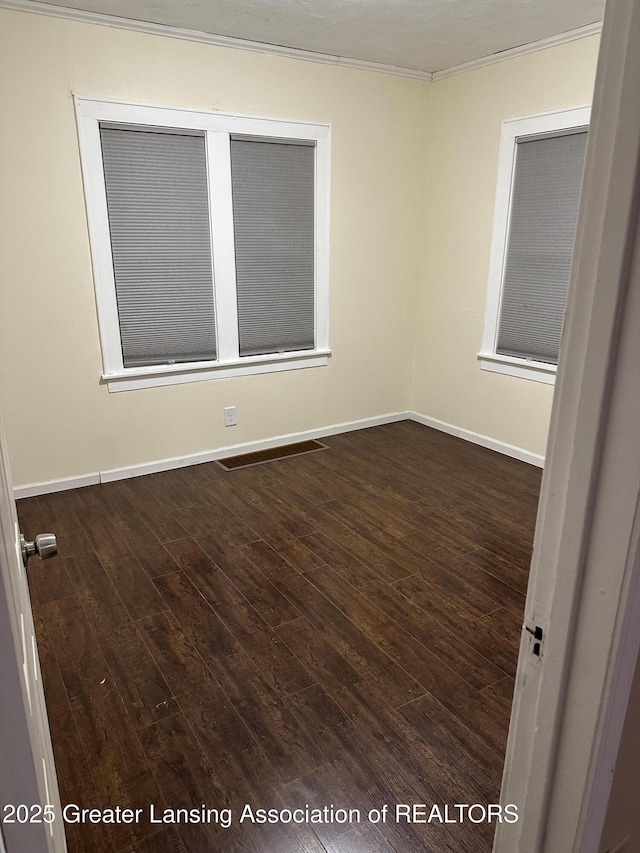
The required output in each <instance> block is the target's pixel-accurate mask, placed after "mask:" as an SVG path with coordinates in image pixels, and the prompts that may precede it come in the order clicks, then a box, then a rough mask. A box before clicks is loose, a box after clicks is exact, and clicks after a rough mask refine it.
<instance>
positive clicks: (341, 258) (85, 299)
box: [0, 11, 428, 484]
mask: <svg viewBox="0 0 640 853" xmlns="http://www.w3.org/2000/svg"><path fill="white" fill-rule="evenodd" d="M0 64H1V69H2V70H1V75H2V79H3V85H2V87H1V89H2V92H1V94H0V116H1V121H2V126H3V133H2V135H1V136H0V163H1V164H2V166H1V171H0V181H1V183H0V189H1V197H2V198H1V201H0V216H1V220H0V236H1V241H2V247H3V249H2V260H1V269H0V275H1V277H2V289H1V302H0V359H1V362H2V364H3V371H2V375H1V378H0V407H1V408H2V412H3V418H4V421H5V429H6V433H7V440H8V445H9V451H10V457H11V463H12V469H13V478H14V482H15V483H16V484H24V483H29V482H39V481H46V480H50V479H56V478H61V477H71V476H76V475H81V474H85V473H89V472H95V471H100V470H108V469H112V468H116V467H121V466H128V465H136V464H140V463H144V462H148V461H153V460H158V459H163V458H167V457H175V456H182V455H188V454H192V453H199V452H203V451H207V450H211V449H214V448H217V447H221V446H226V445H229V444H234V443H239V442H245V441H253V440H257V439H262V438H269V437H272V436H278V435H281V434H287V433H295V432H298V431H302V430H306V429H313V428H317V427H322V426H324V425H328V424H337V423H343V422H347V421H352V420H357V419H361V418H368V417H372V416H376V415H381V414H386V413H389V412H395V411H398V410H405V409H406V408H407V405H408V402H409V382H410V358H411V350H410V347H409V346H408V345H407V329H408V327H409V324H410V316H411V312H412V308H413V301H414V298H415V292H414V291H415V286H416V284H417V281H418V269H419V251H418V246H419V242H420V239H421V223H422V204H423V193H422V188H423V185H424V169H425V167H426V163H425V160H424V157H423V152H424V149H425V145H426V116H427V111H426V106H427V97H428V87H427V86H426V85H425V84H424V82H422V81H418V80H409V79H405V78H401V77H391V76H388V75H384V74H376V73H371V72H366V71H359V70H352V69H346V68H337V67H331V66H326V65H319V64H315V63H309V62H302V61H297V60H290V59H283V58H279V57H274V56H265V55H261V54H256V53H250V52H247V51H239V50H230V49H225V48H218V47H214V46H211V45H204V44H196V43H193V42H187V41H181V40H178V39H172V38H163V37H158V36H151V35H145V34H140V33H134V32H127V31H123V30H116V29H111V28H108V27H103V26H95V25H88V24H81V23H76V22H69V21H64V20H57V19H53V18H47V17H43V16H40V15H33V14H25V13H18V12H9V11H2V12H0ZM72 92H74V93H77V94H79V95H89V96H97V97H105V98H114V99H119V98H122V99H130V100H135V101H140V102H143V103H150V104H160V105H183V106H193V107H197V108H204V109H220V110H225V111H230V112H233V111H237V112H242V113H248V114H254V115H262V116H272V117H284V118H289V119H302V120H312V121H322V122H324V121H327V122H331V123H332V126H333V145H332V209H331V347H332V349H333V357H332V358H331V359H330V363H329V366H328V367H321V368H313V369H310V370H297V371H290V372H286V373H276V374H270V375H259V376H246V377H241V378H239V379H234V380H214V381H210V382H198V383H193V384H185V385H177V386H169V387H161V388H151V389H145V390H142V391H127V392H122V393H116V394H109V392H108V390H107V388H106V387H104V386H102V385H100V384H99V375H100V372H101V357H100V347H99V341H98V329H97V319H96V310H95V302H94V291H93V283H92V275H91V264H90V256H89V244H88V237H87V226H86V219H85V208H84V199H83V192H82V183H81V174H80V162H79V156H78V144H77V136H76V126H75V118H74V110H73V104H72V99H71V93H72ZM8 131H9V132H8ZM228 405H236V406H237V408H238V426H236V427H233V428H230V429H225V428H224V426H223V407H224V406H228Z"/></svg>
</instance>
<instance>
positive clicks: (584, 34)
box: [431, 21, 602, 83]
mask: <svg viewBox="0 0 640 853" xmlns="http://www.w3.org/2000/svg"><path fill="white" fill-rule="evenodd" d="M601 32H602V21H596V22H595V23H593V24H587V25H586V26H585V27H578V28H577V29H575V30H568V31H567V32H566V33H559V34H558V35H557V36H549V38H546V39H539V40H538V41H532V42H529V43H528V44H522V45H520V46H519V47H511V48H509V49H508V50H501V51H500V52H499V53H492V54H491V55H490V56H483V57H481V58H480V59H473V60H471V62H464V63H462V65H452V66H451V67H450V68H443V69H442V71H434V72H433V74H432V75H431V80H432V82H433V83H437V82H438V80H446V79H447V77H456V76H457V75H458V74H464V73H465V72H467V71H475V70H476V69H477V68H485V67H486V66H487V65H495V64H496V63H498V62H505V61H506V60H507V59H515V58H516V57H517V56H526V55H527V54H528V53H537V52H538V51H539V50H546V49H547V48H548V47H557V46H558V45H560V44H568V43H569V42H572V41H578V40H579V39H584V38H588V37H589V36H596V35H599V34H600V33H601Z"/></svg>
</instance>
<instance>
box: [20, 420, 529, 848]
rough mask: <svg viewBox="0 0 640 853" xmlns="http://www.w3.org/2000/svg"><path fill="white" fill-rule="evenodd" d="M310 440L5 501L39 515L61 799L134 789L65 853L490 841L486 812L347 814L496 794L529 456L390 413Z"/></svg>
mask: <svg viewBox="0 0 640 853" xmlns="http://www.w3.org/2000/svg"><path fill="white" fill-rule="evenodd" d="M326 443H327V444H328V445H329V450H327V451H324V452H322V453H314V454H311V455H308V456H298V457H295V458H291V459H285V460H278V461H276V462H273V463H269V464H268V465H261V466H257V467H252V468H246V469H243V470H237V471H231V472H225V471H224V470H222V469H221V468H220V467H219V466H217V465H215V464H210V465H201V466H195V467H192V468H184V469H180V470H177V471H171V472H166V473H161V474H154V475H150V476H146V477H141V478H137V479H131V480H123V481H120V482H116V483H109V484H105V485H101V486H91V487H88V488H83V489H77V490H75V491H68V492H60V493H57V494H52V495H45V496H42V497H39V498H28V499H25V500H22V501H19V503H18V512H19V515H20V520H21V524H22V530H23V532H24V533H25V535H27V536H28V537H33V536H34V535H35V534H36V533H39V532H42V531H49V530H51V531H54V532H55V533H56V534H57V536H58V543H59V554H58V556H56V557H54V558H53V559H51V560H48V561H47V562H39V561H37V560H31V562H30V565H29V577H30V588H31V596H32V602H33V609H34V616H35V620H36V627H37V635H38V646H39V651H40V657H41V664H42V672H43V680H44V685H45V693H46V698H47V707H48V710H49V718H50V723H51V730H52V738H53V745H54V752H55V758H56V765H57V769H58V774H59V779H60V789H61V795H62V800H63V803H67V802H69V803H77V804H79V805H80V806H82V807H86V808H89V807H91V808H106V807H110V806H111V807H113V806H116V805H120V806H122V807H131V808H141V809H142V810H143V812H142V815H141V819H140V821H139V822H137V823H134V824H122V823H121V824H116V825H107V824H96V825H91V824H84V825H74V824H71V825H68V826H67V835H68V842H69V849H70V851H71V853H102V851H104V853H134V851H136V853H147V851H148V853H151V851H153V853H187V851H194V853H195V851H198V853H204V851H221V853H236V851H237V853H240V851H244V853H262V851H264V853H303V851H306V852H307V853H376V851H380V853H391V852H392V851H396V853H412V852H413V851H416V853H418V851H420V853H425V851H426V853H448V851H450V853H467V851H468V853H483V851H489V850H490V849H491V842H492V837H493V831H494V825H493V824H488V823H478V824H474V823H471V822H469V821H466V822H463V823H447V824H442V823H439V822H438V821H432V822H431V823H407V822H404V821H400V822H396V821H395V820H394V819H393V813H392V814H391V815H390V816H389V818H388V819H387V821H386V823H378V824H373V823H370V822H369V821H368V819H367V816H368V812H369V810H370V809H379V808H381V807H382V806H383V805H385V804H387V805H389V806H390V807H391V808H392V809H393V807H394V804H396V803H403V804H413V803H426V804H428V805H429V808H430V806H431V804H434V803H436V804H439V805H441V806H444V804H450V805H451V806H452V805H454V804H456V803H463V804H464V803H466V804H473V803H480V804H483V803H484V804H486V803H495V802H497V801H498V797H499V788H500V779H501V774H502V764H503V760H504V749H505V742H506V736H507V728H508V722H509V714H510V704H511V694H512V691H513V684H514V674H515V667H516V659H517V653H518V644H519V634H520V628H521V622H522V616H523V607H524V596H525V593H526V586H527V575H528V564H529V559H530V555H531V548H532V542H533V531H534V524H535V513H536V505H537V500H538V491H539V486H540V471H539V470H537V469H535V468H533V467H530V466H528V465H526V464H524V463H520V462H517V461H515V460H513V459H508V458H506V457H503V456H500V455H498V454H496V453H493V452H492V451H489V450H485V449H483V448H480V447H476V446H474V445H471V444H468V443H465V442H463V441H461V440H459V439H456V438H453V437H451V436H449V435H445V434H443V433H438V432H435V431H433V430H430V429H428V428H426V427H422V426H419V425H417V424H415V423H412V422H408V421H406V422H401V423H397V424H391V425H387V426H381V427H376V428H373V429H367V430H362V431H359V432H352V433H346V434H343V435H337V436H334V437H332V438H329V439H326ZM151 803H153V804H154V805H155V807H156V813H157V814H158V813H162V811H163V810H164V809H165V808H167V807H168V808H173V809H178V808H194V807H196V808H199V807H200V806H201V805H202V804H206V805H207V806H208V807H209V808H217V809H224V808H230V809H232V812H233V824H232V826H231V827H230V828H225V827H223V826H221V825H219V824H216V823H215V822H210V823H203V824H195V823H194V824H184V823H179V824H176V825H164V824H157V823H152V822H150V820H149V805H150V804H151ZM245 804H249V805H251V806H252V807H253V808H255V809H257V808H265V809H266V808H274V809H283V808H293V807H304V806H305V805H307V804H308V805H309V806H310V807H312V808H317V807H323V806H325V805H333V806H334V807H335V808H343V809H358V810H359V811H360V814H361V817H362V820H361V822H359V823H357V822H353V823H351V824H349V823H324V824H313V825H309V824H301V825H296V824H289V825H285V824H281V823H280V824H272V825H271V824H266V825H252V824H251V823H250V822H244V823H243V824H242V825H240V824H239V822H238V819H239V817H240V813H241V811H242V808H243V806H244V805H245Z"/></svg>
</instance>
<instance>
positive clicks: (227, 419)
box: [224, 406, 238, 427]
mask: <svg viewBox="0 0 640 853" xmlns="http://www.w3.org/2000/svg"><path fill="white" fill-rule="evenodd" d="M237 423H238V419H237V415H236V407H235V406H227V407H226V408H225V410H224V425H225V426H226V427H228V426H235V425H236V424H237Z"/></svg>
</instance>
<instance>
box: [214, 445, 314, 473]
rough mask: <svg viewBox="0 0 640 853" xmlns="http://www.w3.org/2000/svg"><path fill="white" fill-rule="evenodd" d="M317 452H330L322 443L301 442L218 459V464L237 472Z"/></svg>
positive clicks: (226, 469) (227, 469)
mask: <svg viewBox="0 0 640 853" xmlns="http://www.w3.org/2000/svg"><path fill="white" fill-rule="evenodd" d="M316 450H328V447H327V445H326V444H322V442H320V441H300V442H298V443H297V444H285V445H284V446H283V447H272V448H271V449H270V450H258V451H256V452H255V453H243V454H242V455H241V456H230V457H229V458H228V459H218V460H217V462H218V465H220V467H221V468H224V470H225V471H235V470H236V469H237V468H248V467H249V466H250V465H263V464H264V463H265V462H275V461H276V460H277V459H290V458H291V457H292V456H300V454H302V453H314V452H315V451H316Z"/></svg>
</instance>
